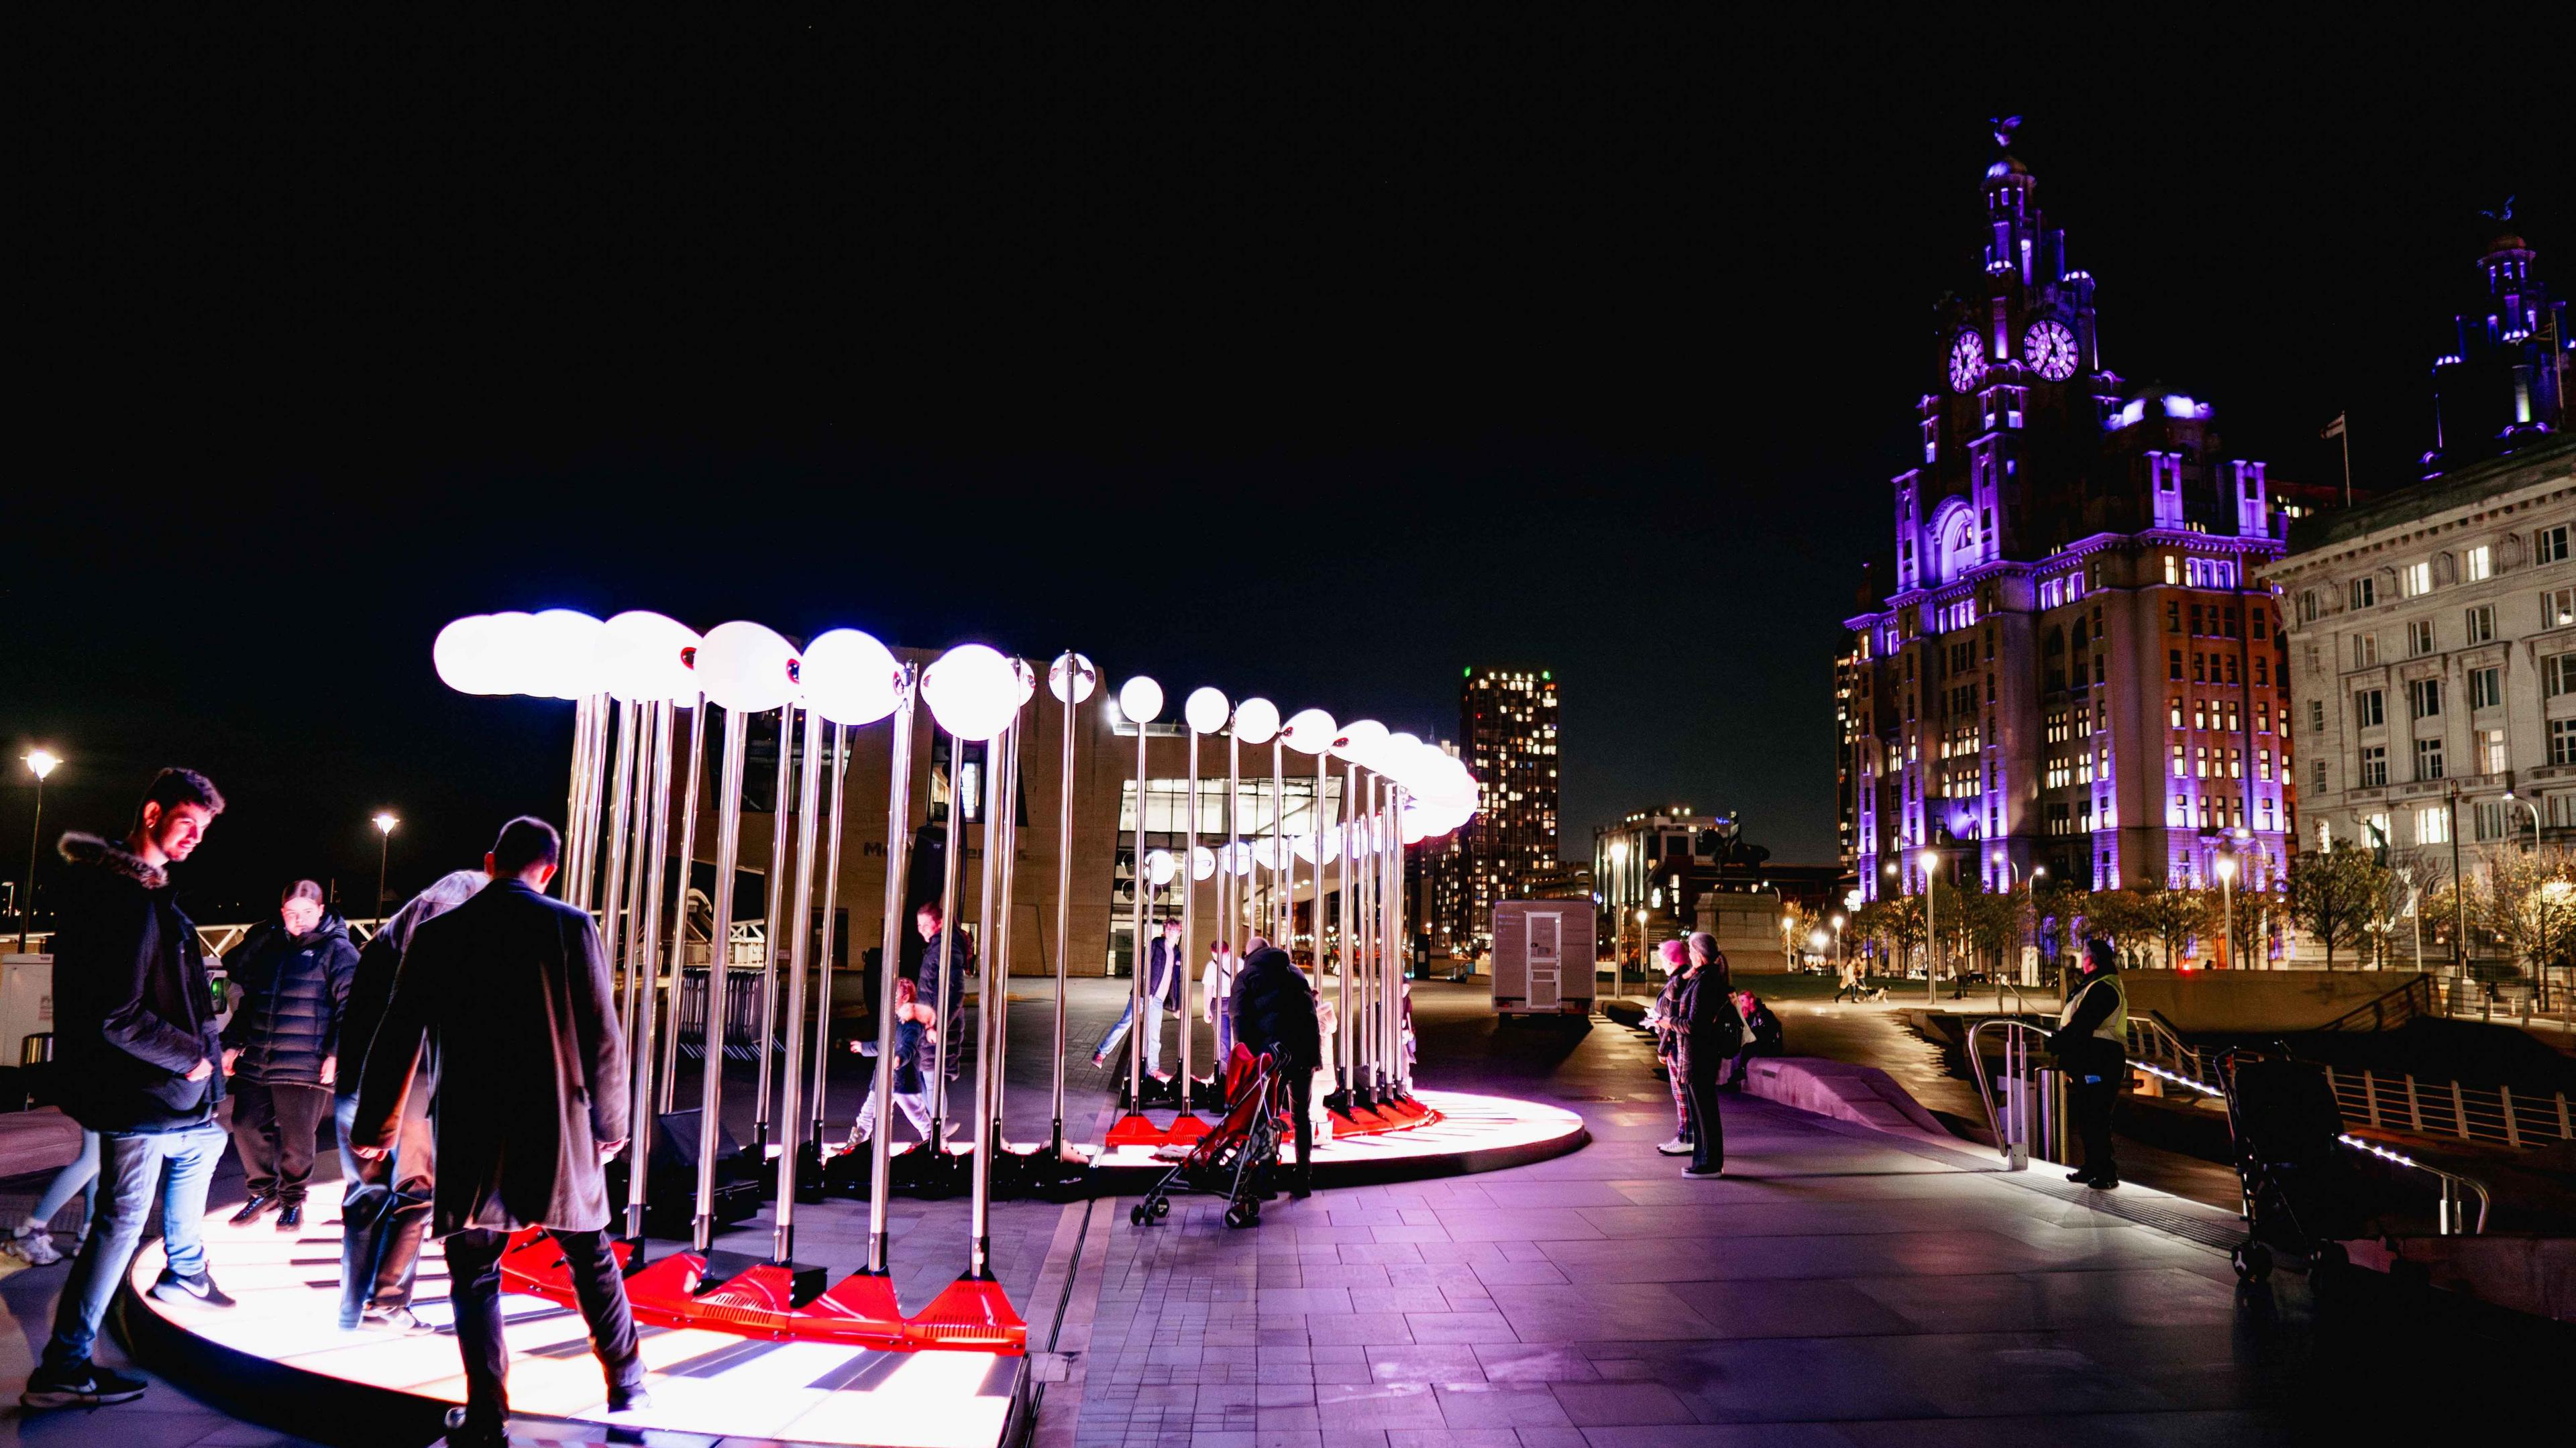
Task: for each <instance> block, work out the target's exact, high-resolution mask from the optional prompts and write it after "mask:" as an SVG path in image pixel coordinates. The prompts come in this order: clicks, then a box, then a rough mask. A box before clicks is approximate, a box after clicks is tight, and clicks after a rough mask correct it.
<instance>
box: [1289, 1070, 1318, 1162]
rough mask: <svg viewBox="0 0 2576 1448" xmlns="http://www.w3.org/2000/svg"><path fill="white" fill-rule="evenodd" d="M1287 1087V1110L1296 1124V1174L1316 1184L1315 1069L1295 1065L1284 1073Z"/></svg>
mask: <svg viewBox="0 0 2576 1448" xmlns="http://www.w3.org/2000/svg"><path fill="white" fill-rule="evenodd" d="M1282 1075H1283V1078H1284V1084H1285V1085H1286V1086H1287V1088H1288V1114H1289V1116H1290V1117H1291V1118H1292V1119H1293V1120H1294V1122H1295V1124H1296V1128H1297V1172H1296V1175H1295V1177H1294V1178H1293V1179H1294V1180H1295V1181H1296V1183H1297V1184H1298V1185H1299V1186H1302V1187H1306V1188H1309V1189H1312V1188H1313V1186H1314V1185H1315V1110H1314V1107H1315V1073H1314V1072H1312V1071H1310V1070H1307V1069H1305V1068H1303V1067H1298V1066H1292V1067H1289V1068H1288V1069H1287V1070H1286V1071H1285V1072H1284V1073H1282Z"/></svg>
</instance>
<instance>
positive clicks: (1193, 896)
mask: <svg viewBox="0 0 2576 1448" xmlns="http://www.w3.org/2000/svg"><path fill="white" fill-rule="evenodd" d="M1181 732H1182V733H1183V734H1185V735H1187V736H1189V741H1190V799H1189V803H1188V805H1186V806H1185V807H1184V808H1183V810H1182V817H1183V820H1184V823H1185V824H1186V826H1187V828H1188V829H1189V839H1188V841H1187V843H1185V844H1183V845H1182V846H1181V947H1180V949H1179V950H1178V951H1176V952H1174V955H1173V960H1172V968H1173V969H1174V970H1176V971H1178V972H1180V986H1181V1008H1180V1010H1179V1012H1178V1015H1179V1017H1180V1026H1181V1113H1180V1115H1179V1116H1176V1117H1174V1118H1172V1120H1173V1123H1174V1124H1175V1125H1178V1124H1179V1123H1180V1121H1182V1120H1183V1119H1184V1118H1187V1117H1189V1116H1190V1115H1191V1114H1192V1112H1191V1111H1190V1106H1191V1100H1190V1097H1191V1094H1192V1091H1193V1083H1194V1082H1196V1081H1197V1080H1198V1078H1197V1077H1196V1076H1193V1075H1191V1074H1190V965H1191V961H1192V958H1193V957H1192V954H1191V952H1192V951H1194V950H1195V949H1197V947H1198V941H1199V880H1198V862H1199V861H1198V855H1199V726H1197V725H1196V724H1193V723H1191V722H1190V719H1189V710H1188V709H1187V708H1186V707H1184V708H1183V709H1182V711H1181Z"/></svg>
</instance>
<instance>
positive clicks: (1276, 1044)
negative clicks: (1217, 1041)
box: [1234, 945, 1324, 1071]
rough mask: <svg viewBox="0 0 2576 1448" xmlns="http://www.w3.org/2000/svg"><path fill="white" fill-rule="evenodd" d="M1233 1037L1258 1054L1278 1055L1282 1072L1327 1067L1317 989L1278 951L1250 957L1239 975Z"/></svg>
mask: <svg viewBox="0 0 2576 1448" xmlns="http://www.w3.org/2000/svg"><path fill="white" fill-rule="evenodd" d="M1234 1038H1235V1039H1236V1040H1238V1041H1240V1042H1242V1043H1243V1044H1244V1045H1245V1046H1247V1047H1249V1048H1251V1049H1252V1050H1254V1051H1275V1052H1277V1053H1278V1055H1279V1058H1280V1059H1279V1062H1278V1066H1279V1069H1280V1070H1282V1071H1292V1070H1293V1071H1312V1070H1314V1069H1315V1068H1316V1067H1317V1066H1320V1065H1322V1064H1323V1057H1324V1044H1323V1029H1322V1026H1321V1024H1320V1023H1319V1022H1318V1021H1317V1020H1316V1019H1315V988H1314V987H1313V986H1311V985H1309V984H1307V983H1306V973H1305V972H1304V971H1301V970H1299V969H1298V968H1297V966H1296V964H1295V962H1293V961H1291V960H1290V959H1289V958H1288V952H1286V951H1284V950H1281V949H1280V948H1279V947H1278V946H1275V945H1265V946H1263V947H1262V948H1261V949H1259V950H1256V951H1254V952H1252V953H1251V954H1250V955H1247V956H1245V957H1244V960H1243V969H1242V970H1240V971H1238V972H1236V973H1235V977H1234Z"/></svg>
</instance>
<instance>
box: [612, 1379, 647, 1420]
mask: <svg viewBox="0 0 2576 1448" xmlns="http://www.w3.org/2000/svg"><path fill="white" fill-rule="evenodd" d="M652 1406H653V1395H652V1394H651V1393H648V1392H646V1391H644V1385H643V1384H642V1383H637V1384H635V1385H634V1386H633V1387H626V1388H610V1389H609V1390H608V1411H610V1412H612V1413H635V1412H641V1411H642V1410H644V1409H646V1408H649V1407H652Z"/></svg>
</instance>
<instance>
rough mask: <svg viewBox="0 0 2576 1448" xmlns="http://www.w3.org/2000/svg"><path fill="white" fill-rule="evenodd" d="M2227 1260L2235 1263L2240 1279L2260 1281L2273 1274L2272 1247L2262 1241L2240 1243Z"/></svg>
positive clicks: (2243, 1280)
mask: <svg viewBox="0 0 2576 1448" xmlns="http://www.w3.org/2000/svg"><path fill="white" fill-rule="evenodd" d="M2227 1260H2228V1261H2229V1262H2231V1263H2233V1264H2234V1265H2235V1267H2236V1276H2237V1279H2238V1280H2239V1281H2242V1282H2260V1281H2262V1280H2263V1279H2264V1278H2266V1277H2269V1276H2271V1275H2272V1249H2271V1248H2269V1247H2266V1246H2264V1245H2263V1244H2262V1243H2260V1242H2246V1243H2244V1244H2242V1245H2240V1246H2239V1247H2237V1249H2236V1250H2235V1251H2233V1252H2231V1253H2229V1254H2228V1257H2227Z"/></svg>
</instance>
